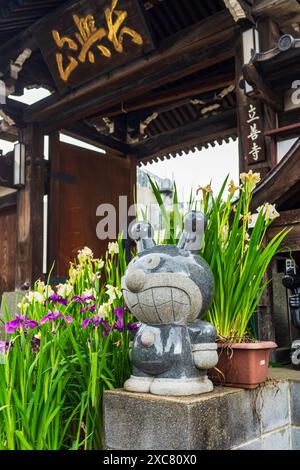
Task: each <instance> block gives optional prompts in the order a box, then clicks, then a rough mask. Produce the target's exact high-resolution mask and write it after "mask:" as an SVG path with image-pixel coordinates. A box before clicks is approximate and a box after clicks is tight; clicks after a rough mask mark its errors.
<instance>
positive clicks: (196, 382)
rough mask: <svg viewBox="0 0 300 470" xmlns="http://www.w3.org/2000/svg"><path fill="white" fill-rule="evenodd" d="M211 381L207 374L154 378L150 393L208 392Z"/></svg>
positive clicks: (210, 388) (173, 394) (210, 389)
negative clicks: (190, 377)
mask: <svg viewBox="0 0 300 470" xmlns="http://www.w3.org/2000/svg"><path fill="white" fill-rule="evenodd" d="M213 388H214V387H213V384H212V382H211V381H210V380H209V379H208V378H207V376H206V375H205V376H202V377H194V378H192V379H187V378H183V379H165V378H164V379H154V380H153V382H152V384H151V386H150V393H153V394H154V395H171V396H188V395H199V394H200V393H208V392H211V391H212V390H213Z"/></svg>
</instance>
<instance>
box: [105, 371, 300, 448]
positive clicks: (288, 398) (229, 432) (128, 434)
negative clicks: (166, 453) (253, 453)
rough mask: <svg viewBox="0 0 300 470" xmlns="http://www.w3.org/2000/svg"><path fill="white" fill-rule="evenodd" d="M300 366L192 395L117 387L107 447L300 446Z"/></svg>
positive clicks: (110, 398)
mask: <svg viewBox="0 0 300 470" xmlns="http://www.w3.org/2000/svg"><path fill="white" fill-rule="evenodd" d="M299 397H300V372H298V371H293V370H287V369H272V370H270V376H269V380H268V382H267V383H266V384H265V385H263V386H262V387H260V388H258V389H256V390H241V389H237V388H235V389H234V388H225V387H216V388H215V389H214V391H213V392H211V393H207V394H202V395H194V396H190V397H174V396H172V397H171V396H156V395H152V394H145V393H131V392H127V391H124V390H113V391H108V392H106V393H105V397H104V426H105V445H106V448H109V449H113V450H114V449H115V450H138V449H145V450H204V449H243V450H252V449H264V450H267V449H278V450H279V449H299V450H300V398H299Z"/></svg>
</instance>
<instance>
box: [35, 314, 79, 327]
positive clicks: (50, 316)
mask: <svg viewBox="0 0 300 470" xmlns="http://www.w3.org/2000/svg"><path fill="white" fill-rule="evenodd" d="M58 318H62V319H63V320H66V322H67V323H72V321H73V318H72V317H65V316H64V315H62V314H61V313H59V311H58V310H55V311H54V312H51V310H49V312H48V314H47V315H45V316H44V317H43V318H42V319H41V324H42V325H43V324H44V323H46V322H47V321H48V322H52V321H55V320H57V319H58Z"/></svg>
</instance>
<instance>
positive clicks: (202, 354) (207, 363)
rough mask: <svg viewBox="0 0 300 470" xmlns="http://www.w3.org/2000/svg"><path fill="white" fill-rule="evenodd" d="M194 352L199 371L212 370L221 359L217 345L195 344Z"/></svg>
mask: <svg viewBox="0 0 300 470" xmlns="http://www.w3.org/2000/svg"><path fill="white" fill-rule="evenodd" d="M192 351H193V359H194V363H195V366H196V367H197V368H198V369H203V370H207V369H212V368H213V367H215V366H216V365H217V363H218V360H219V357H218V352H217V345H216V343H203V344H193V346H192Z"/></svg>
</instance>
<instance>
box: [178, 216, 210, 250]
mask: <svg viewBox="0 0 300 470" xmlns="http://www.w3.org/2000/svg"><path fill="white" fill-rule="evenodd" d="M205 226H206V219H205V216H204V214H202V212H198V211H191V212H189V213H188V214H187V215H186V216H185V217H184V229H183V232H182V235H181V237H180V240H179V242H178V244H177V247H178V248H180V249H182V250H186V251H190V252H192V253H197V254H198V253H199V250H200V248H201V247H202V244H203V239H204V230H205Z"/></svg>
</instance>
